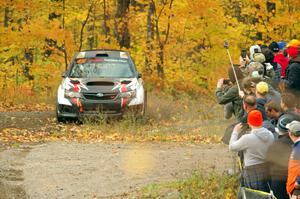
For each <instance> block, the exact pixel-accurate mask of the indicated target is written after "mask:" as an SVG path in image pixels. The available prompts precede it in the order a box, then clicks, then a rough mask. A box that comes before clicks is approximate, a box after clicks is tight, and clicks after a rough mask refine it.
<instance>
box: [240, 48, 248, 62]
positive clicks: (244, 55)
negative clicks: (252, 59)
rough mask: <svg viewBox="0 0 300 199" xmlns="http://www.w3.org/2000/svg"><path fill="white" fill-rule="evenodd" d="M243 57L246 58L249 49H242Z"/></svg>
mask: <svg viewBox="0 0 300 199" xmlns="http://www.w3.org/2000/svg"><path fill="white" fill-rule="evenodd" d="M241 57H242V58H243V59H244V60H245V59H246V57H247V50H246V49H242V50H241Z"/></svg>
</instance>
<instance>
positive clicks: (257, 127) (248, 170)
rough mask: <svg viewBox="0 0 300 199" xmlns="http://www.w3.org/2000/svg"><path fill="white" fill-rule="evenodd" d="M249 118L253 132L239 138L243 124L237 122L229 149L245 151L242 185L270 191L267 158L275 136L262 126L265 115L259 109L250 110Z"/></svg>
mask: <svg viewBox="0 0 300 199" xmlns="http://www.w3.org/2000/svg"><path fill="white" fill-rule="evenodd" d="M247 119H248V120H247V121H248V125H249V126H250V128H251V132H250V133H249V134H245V135H243V136H241V137H240V138H238V137H239V134H240V133H241V131H242V124H241V123H239V124H237V125H236V126H235V127H234V129H233V132H232V135H231V138H230V142H229V149H230V150H232V151H236V152H240V151H241V152H242V153H243V157H244V168H243V175H242V185H243V186H245V187H248V188H251V189H256V190H261V191H266V192H269V187H268V181H269V175H268V173H269V171H268V165H267V164H266V161H265V158H266V153H267V150H268V148H269V146H270V145H271V144H272V143H273V142H274V136H273V134H272V133H271V132H270V131H269V130H267V129H266V128H264V127H262V125H263V117H262V114H261V112H260V111H259V110H252V111H250V112H249V113H248V118H247Z"/></svg>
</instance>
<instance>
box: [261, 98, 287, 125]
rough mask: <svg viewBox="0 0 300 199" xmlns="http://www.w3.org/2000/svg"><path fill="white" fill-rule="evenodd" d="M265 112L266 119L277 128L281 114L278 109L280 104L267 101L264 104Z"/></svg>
mask: <svg viewBox="0 0 300 199" xmlns="http://www.w3.org/2000/svg"><path fill="white" fill-rule="evenodd" d="M265 111H266V114H267V117H268V118H269V119H270V122H271V124H272V125H274V126H277V123H278V119H279V118H280V116H281V115H282V114H283V113H282V112H281V109H280V104H278V103H276V102H274V101H269V102H267V103H266V104H265Z"/></svg>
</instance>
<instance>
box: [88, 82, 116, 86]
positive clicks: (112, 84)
mask: <svg viewBox="0 0 300 199" xmlns="http://www.w3.org/2000/svg"><path fill="white" fill-rule="evenodd" d="M86 85H87V86H114V85H115V84H114V83H113V82H88V83H87V84H86Z"/></svg>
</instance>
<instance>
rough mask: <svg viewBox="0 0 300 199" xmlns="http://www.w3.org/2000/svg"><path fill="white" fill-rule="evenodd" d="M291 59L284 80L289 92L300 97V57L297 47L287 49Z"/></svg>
mask: <svg viewBox="0 0 300 199" xmlns="http://www.w3.org/2000/svg"><path fill="white" fill-rule="evenodd" d="M287 53H288V56H289V57H290V62H289V65H288V67H287V69H286V77H285V80H284V83H285V87H286V89H287V90H289V91H291V92H294V93H295V95H296V96H297V97H300V57H299V56H298V54H299V51H298V48H297V47H290V48H288V49H287Z"/></svg>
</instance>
